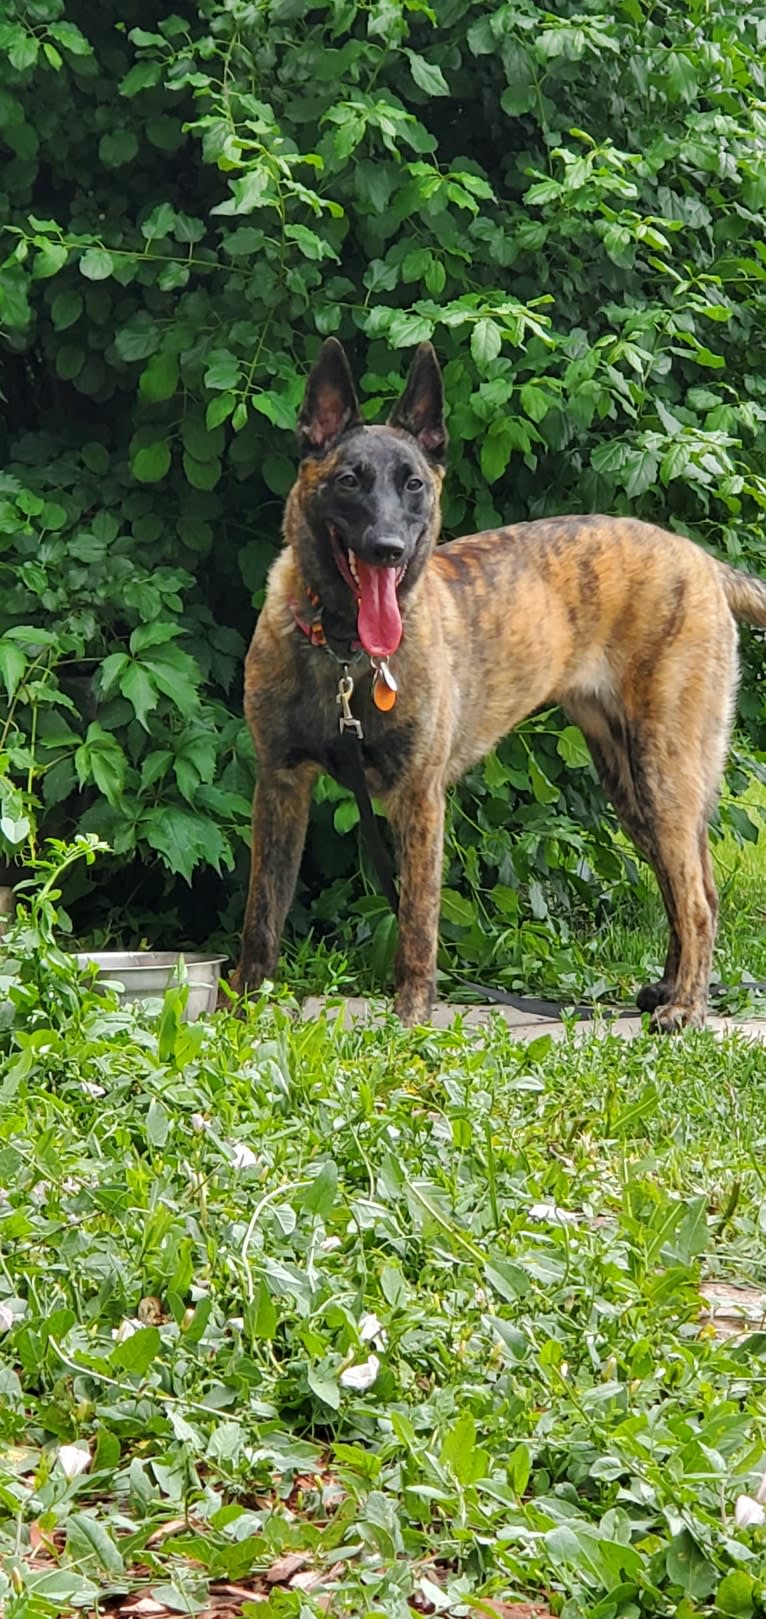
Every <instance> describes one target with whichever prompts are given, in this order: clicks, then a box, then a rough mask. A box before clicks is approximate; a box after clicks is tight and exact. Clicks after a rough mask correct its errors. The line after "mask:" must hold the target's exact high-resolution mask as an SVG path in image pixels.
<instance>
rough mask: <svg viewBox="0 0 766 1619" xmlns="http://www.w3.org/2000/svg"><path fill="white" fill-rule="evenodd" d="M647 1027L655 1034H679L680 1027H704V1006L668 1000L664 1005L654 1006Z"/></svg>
mask: <svg viewBox="0 0 766 1619" xmlns="http://www.w3.org/2000/svg"><path fill="white" fill-rule="evenodd" d="M649 1027H650V1029H652V1031H653V1032H654V1033H655V1034H680V1033H681V1031H682V1029H704V1027H705V1007H704V1006H695V1005H686V1006H685V1005H683V1004H682V1003H681V1002H680V1001H670V1002H668V1004H667V1005H666V1006H658V1007H656V1008H655V1010H654V1012H653V1013H652V1020H651V1023H650V1025H649Z"/></svg>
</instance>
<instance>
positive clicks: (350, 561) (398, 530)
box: [298, 338, 447, 658]
mask: <svg viewBox="0 0 766 1619" xmlns="http://www.w3.org/2000/svg"><path fill="white" fill-rule="evenodd" d="M298 432H299V436H300V439H301V444H302V450H303V457H304V465H303V469H302V476H301V480H300V482H301V489H302V505H303V511H304V514H305V518H306V521H307V523H308V525H309V527H310V529H311V532H312V536H313V539H314V541H315V543H316V545H317V546H318V547H319V548H320V555H323V556H325V557H327V558H328V560H329V559H331V560H332V564H333V569H334V574H335V578H336V579H337V581H338V583H339V584H342V585H343V586H345V590H346V592H347V593H348V594H347V596H346V598H345V602H344V603H343V605H344V606H347V607H351V606H353V604H354V603H355V604H356V634H357V637H358V639H359V641H360V643H361V645H362V646H363V647H364V649H365V651H366V652H368V653H369V654H370V656H371V657H382V658H385V657H390V656H391V654H392V653H393V652H395V651H396V649H397V647H398V645H399V642H400V640H401V637H402V618H401V607H400V602H401V599H402V598H403V597H404V596H405V595H406V593H407V591H408V590H409V589H411V588H412V585H413V584H414V582H415V580H416V578H417V577H418V574H419V573H420V572H421V570H422V568H423V566H424V564H425V561H426V560H427V557H428V554H429V552H430V549H431V543H432V540H433V536H434V534H435V531H436V527H437V522H436V517H437V511H436V508H437V506H438V499H439V490H440V486H441V474H440V468H441V463H442V462H443V459H444V454H445V450H446V444H447V435H446V432H445V428H444V422H443V394H442V383H441V374H440V372H439V367H438V363H437V360H436V356H435V354H434V351H433V349H432V348H431V346H430V344H423V345H422V346H421V348H420V349H419V350H418V352H417V354H416V356H415V360H414V362H413V366H412V369H411V372H410V376H409V379H408V382H407V386H406V388H405V391H404V393H403V394H402V397H401V399H400V400H399V402H398V404H397V405H396V406H395V408H394V410H393V412H392V414H391V416H390V418H389V421H388V423H387V424H386V426H385V427H365V426H364V425H363V423H362V419H361V416H360V414H359V406H358V404H357V399H356V395H355V392H354V386H353V383H352V380H351V374H350V371H349V368H348V361H347V360H346V356H345V354H344V351H343V349H342V348H341V345H340V343H338V342H337V341H336V340H335V339H334V338H330V339H328V341H327V342H326V343H325V344H324V345H323V347H322V350H321V353H320V356H319V359H318V361H317V363H316V365H315V366H314V369H313V371H312V372H311V375H310V377H309V381H308V386H307V389H306V397H305V400H304V403H303V407H302V410H301V414H300V417H299V422H298ZM324 571H326V570H324ZM323 588H324V587H323ZM324 594H325V595H326V594H327V592H326V590H325V592H324ZM330 596H331V598H334V599H331V600H328V602H327V605H328V606H329V607H330V608H331V609H333V608H334V607H335V604H336V601H337V595H336V592H335V591H334V590H332V589H331V591H330Z"/></svg>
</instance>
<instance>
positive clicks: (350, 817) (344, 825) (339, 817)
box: [332, 795, 359, 837]
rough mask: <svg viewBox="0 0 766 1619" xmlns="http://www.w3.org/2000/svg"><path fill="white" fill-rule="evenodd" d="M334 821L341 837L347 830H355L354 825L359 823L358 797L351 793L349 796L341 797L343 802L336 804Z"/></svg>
mask: <svg viewBox="0 0 766 1619" xmlns="http://www.w3.org/2000/svg"><path fill="white" fill-rule="evenodd" d="M332 821H333V826H334V827H335V830H336V832H337V833H339V835H340V836H341V837H343V836H344V834H345V833H346V832H351V831H353V829H354V827H355V826H358V824H359V805H358V804H357V802H356V799H355V798H352V797H351V796H350V795H349V797H348V798H343V799H341V802H340V803H339V804H336V806H335V810H334V813H333V818H332Z"/></svg>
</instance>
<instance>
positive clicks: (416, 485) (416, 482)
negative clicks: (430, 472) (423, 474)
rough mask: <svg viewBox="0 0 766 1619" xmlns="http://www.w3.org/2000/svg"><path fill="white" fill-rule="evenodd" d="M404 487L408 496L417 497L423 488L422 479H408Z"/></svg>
mask: <svg viewBox="0 0 766 1619" xmlns="http://www.w3.org/2000/svg"><path fill="white" fill-rule="evenodd" d="M404 487H405V489H406V490H407V491H408V493H409V494H410V495H417V494H419V493H420V490H421V489H422V488H423V479H422V478H415V477H412V478H408V479H407V482H406V484H405V486H404Z"/></svg>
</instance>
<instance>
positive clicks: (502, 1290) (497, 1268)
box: [484, 1256, 529, 1304]
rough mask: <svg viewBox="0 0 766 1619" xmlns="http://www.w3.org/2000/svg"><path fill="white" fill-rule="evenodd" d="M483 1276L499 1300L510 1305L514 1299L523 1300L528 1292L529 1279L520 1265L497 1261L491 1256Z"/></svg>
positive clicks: (505, 1260) (501, 1260)
mask: <svg viewBox="0 0 766 1619" xmlns="http://www.w3.org/2000/svg"><path fill="white" fill-rule="evenodd" d="M484 1274H485V1276H486V1278H487V1281H488V1282H489V1284H490V1287H493V1288H494V1289H495V1292H496V1293H499V1294H500V1297H501V1299H507V1301H508V1303H509V1304H512V1303H513V1302H514V1300H515V1299H523V1298H524V1297H525V1296H526V1294H527V1293H528V1292H529V1277H528V1276H527V1274H526V1271H524V1270H522V1268H521V1266H520V1265H515V1264H513V1262H512V1261H511V1260H510V1259H499V1258H497V1256H493V1258H492V1261H491V1263H490V1262H489V1261H487V1264H486V1265H485V1266H484Z"/></svg>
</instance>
